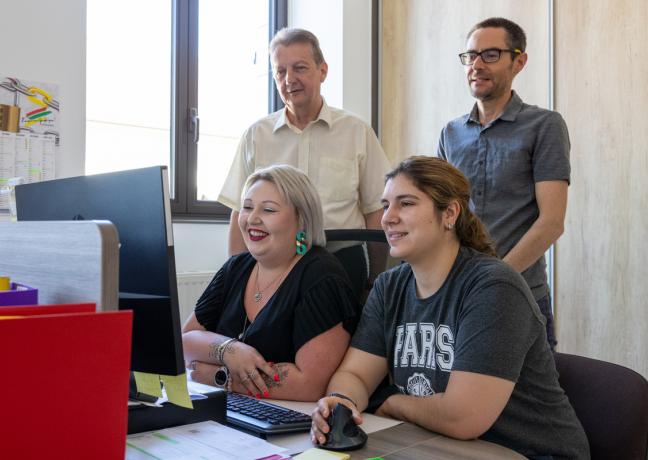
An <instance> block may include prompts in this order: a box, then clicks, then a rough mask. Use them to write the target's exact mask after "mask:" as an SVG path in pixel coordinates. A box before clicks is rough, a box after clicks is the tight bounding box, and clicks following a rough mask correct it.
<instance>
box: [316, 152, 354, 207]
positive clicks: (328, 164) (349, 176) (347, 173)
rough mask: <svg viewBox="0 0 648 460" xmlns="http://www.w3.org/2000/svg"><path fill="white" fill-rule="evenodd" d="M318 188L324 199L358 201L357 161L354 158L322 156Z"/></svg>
mask: <svg viewBox="0 0 648 460" xmlns="http://www.w3.org/2000/svg"><path fill="white" fill-rule="evenodd" d="M317 189H318V191H319V193H320V196H321V198H322V199H323V200H324V201H347V200H353V201H357V199H358V165H357V163H356V162H355V161H354V159H352V158H339V157H320V158H319V171H318V181H317Z"/></svg>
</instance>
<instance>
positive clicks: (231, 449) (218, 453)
mask: <svg viewBox="0 0 648 460" xmlns="http://www.w3.org/2000/svg"><path fill="white" fill-rule="evenodd" d="M282 452H285V448H283V447H279V446H276V445H273V444H270V443H269V442H267V441H264V440H263V439H260V438H256V437H254V436H250V435H249V434H246V433H243V432H241V431H238V430H235V429H233V428H229V427H227V426H224V425H221V424H220V423H216V422H212V421H209V422H201V423H193V424H191V425H183V426H179V427H174V428H167V429H164V430H158V431H151V432H148V433H139V434H131V435H129V436H128V437H127V439H126V460H140V459H142V460H144V459H146V460H150V459H151V458H157V459H160V460H190V459H212V458H213V459H219V460H250V459H255V458H263V457H268V456H270V455H274V454H279V453H282Z"/></svg>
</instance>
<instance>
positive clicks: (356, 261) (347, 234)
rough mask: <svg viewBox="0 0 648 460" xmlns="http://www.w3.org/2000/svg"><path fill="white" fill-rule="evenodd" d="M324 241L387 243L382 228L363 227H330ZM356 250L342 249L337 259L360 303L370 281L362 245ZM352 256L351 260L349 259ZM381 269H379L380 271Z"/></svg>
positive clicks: (366, 292)
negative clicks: (368, 228)
mask: <svg viewBox="0 0 648 460" xmlns="http://www.w3.org/2000/svg"><path fill="white" fill-rule="evenodd" d="M325 233H326V241H327V242H332V241H354V242H356V241H357V242H361V243H367V242H373V243H382V244H385V245H386V244H387V238H386V237H385V232H383V231H382V230H365V229H354V230H351V229H341V230H340V229H331V230H325ZM358 248H359V249H358V250H355V251H351V252H348V251H344V250H342V251H341V253H344V255H341V253H337V254H336V255H337V256H338V259H339V260H340V262H342V265H343V266H344V268H345V269H346V271H347V274H348V275H349V278H350V279H351V284H352V285H353V288H354V291H355V293H356V294H357V295H358V298H359V299H360V301H361V302H362V303H364V301H365V300H366V298H367V295H368V294H369V291H370V290H371V283H370V281H369V272H368V265H367V264H368V263H371V261H368V260H367V259H365V251H364V250H361V249H362V247H361V246H358ZM350 258H352V260H351V259H350ZM385 267H386V261H385V265H384V266H383V264H382V262H381V268H382V270H384V268H385ZM382 270H381V271H382Z"/></svg>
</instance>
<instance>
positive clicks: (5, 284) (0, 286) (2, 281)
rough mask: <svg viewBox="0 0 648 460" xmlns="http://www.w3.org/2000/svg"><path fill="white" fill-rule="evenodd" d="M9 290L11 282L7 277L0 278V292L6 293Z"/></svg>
mask: <svg viewBox="0 0 648 460" xmlns="http://www.w3.org/2000/svg"><path fill="white" fill-rule="evenodd" d="M10 289H11V280H10V279H9V277H8V276H0V291H8V290H10Z"/></svg>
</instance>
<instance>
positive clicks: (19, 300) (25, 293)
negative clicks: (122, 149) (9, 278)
mask: <svg viewBox="0 0 648 460" xmlns="http://www.w3.org/2000/svg"><path fill="white" fill-rule="evenodd" d="M15 305H38V289H34V288H31V287H29V286H25V285H24V284H19V283H11V289H10V290H8V291H0V307H8V306H15Z"/></svg>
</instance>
